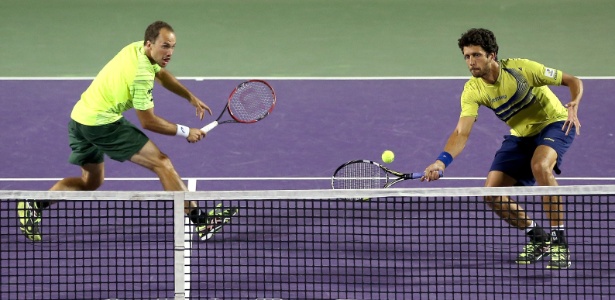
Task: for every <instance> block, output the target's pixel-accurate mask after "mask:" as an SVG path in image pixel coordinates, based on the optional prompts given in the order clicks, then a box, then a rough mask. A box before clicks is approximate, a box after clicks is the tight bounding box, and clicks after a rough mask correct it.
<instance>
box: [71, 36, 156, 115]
mask: <svg viewBox="0 0 615 300" xmlns="http://www.w3.org/2000/svg"><path fill="white" fill-rule="evenodd" d="M160 69H161V67H160V66H159V65H158V64H152V63H151V62H150V61H149V59H148V58H147V55H145V51H144V48H143V41H140V42H134V43H132V44H130V45H128V46H126V47H124V49H122V50H121V51H120V52H119V53H118V54H117V55H116V56H115V57H114V58H113V59H111V60H110V61H109V62H108V63H107V65H105V66H104V67H103V68H102V70H101V71H100V72H99V73H98V75H96V78H94V80H93V81H92V83H91V84H90V86H89V87H88V88H87V89H86V91H85V92H83V94H81V99H80V100H79V101H77V103H76V104H75V107H73V111H72V113H71V115H70V117H71V118H72V119H73V120H75V121H77V122H78V123H81V124H83V125H89V126H98V125H105V124H109V123H113V122H115V121H117V120H118V119H120V118H121V117H122V113H124V112H125V111H127V110H129V109H131V108H133V107H134V108H135V109H138V110H147V109H150V108H152V107H154V98H153V96H152V90H153V88H154V77H155V75H156V73H158V72H159V71H160Z"/></svg>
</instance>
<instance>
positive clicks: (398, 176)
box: [331, 159, 443, 189]
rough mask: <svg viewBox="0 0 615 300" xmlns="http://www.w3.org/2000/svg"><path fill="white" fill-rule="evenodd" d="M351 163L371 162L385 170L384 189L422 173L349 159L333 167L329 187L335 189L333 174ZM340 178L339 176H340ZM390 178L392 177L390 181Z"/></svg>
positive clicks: (420, 175) (415, 177)
mask: <svg viewBox="0 0 615 300" xmlns="http://www.w3.org/2000/svg"><path fill="white" fill-rule="evenodd" d="M351 164H372V165H375V166H378V167H379V168H380V169H381V170H383V171H384V172H385V175H386V177H385V182H386V183H385V185H384V186H382V188H384V189H386V188H389V187H391V186H393V185H394V184H396V183H398V182H400V181H404V180H409V179H410V180H411V179H419V178H421V177H423V175H424V173H402V172H398V171H394V170H391V169H389V168H387V167H385V166H383V165H381V164H379V163H377V162H375V161H372V160H367V159H357V160H351V161H349V162H346V163H344V164H342V165H341V166H339V167H337V169H335V172H333V176H332V177H331V187H332V188H333V189H335V180H336V177H335V175H336V174H337V173H338V172H339V171H340V170H341V169H343V168H344V167H346V166H348V165H351ZM439 173H440V176H442V175H443V174H442V171H439ZM390 175H393V176H395V177H391V176H390ZM340 179H341V178H340ZM391 179H394V180H392V181H391Z"/></svg>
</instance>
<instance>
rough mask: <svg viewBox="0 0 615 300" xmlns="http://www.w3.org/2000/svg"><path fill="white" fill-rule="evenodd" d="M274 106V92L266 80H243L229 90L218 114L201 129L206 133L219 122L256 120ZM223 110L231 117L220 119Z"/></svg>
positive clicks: (268, 112)
mask: <svg viewBox="0 0 615 300" xmlns="http://www.w3.org/2000/svg"><path fill="white" fill-rule="evenodd" d="M274 106H275V92H274V90H273V88H272V87H271V86H270V85H269V84H268V83H267V82H265V81H263V80H248V81H244V82H242V83H240V84H239V85H238V86H237V87H236V88H235V89H234V90H233V91H232V92H231V95H230V96H229V97H228V101H227V102H226V107H225V108H224V109H223V110H222V112H221V113H220V116H218V118H217V119H216V120H215V121H213V122H211V123H209V124H207V125H206V126H204V127H203V128H201V130H202V131H203V132H205V133H207V132H209V131H210V130H212V129H214V128H215V127H216V126H218V125H219V124H225V123H246V124H248V123H254V122H258V121H260V120H262V119H263V118H265V117H266V116H268V115H269V114H270V113H271V111H273V107H274ZM225 112H228V113H229V115H230V116H231V118H229V119H228V120H224V121H221V119H222V116H224V113H225Z"/></svg>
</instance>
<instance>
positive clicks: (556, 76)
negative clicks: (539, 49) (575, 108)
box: [461, 59, 568, 137]
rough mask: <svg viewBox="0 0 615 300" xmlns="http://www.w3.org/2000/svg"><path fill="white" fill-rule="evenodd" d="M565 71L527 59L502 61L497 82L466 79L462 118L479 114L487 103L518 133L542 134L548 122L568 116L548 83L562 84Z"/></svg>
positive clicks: (487, 105) (462, 96) (520, 134)
mask: <svg viewBox="0 0 615 300" xmlns="http://www.w3.org/2000/svg"><path fill="white" fill-rule="evenodd" d="M561 83H562V71H560V70H555V69H551V68H547V67H545V66H544V65H542V64H540V63H537V62H534V61H531V60H527V59H505V60H502V61H500V75H499V76H498V79H497V81H496V82H495V83H494V84H488V83H485V81H483V80H482V79H481V78H472V79H470V80H468V82H466V84H465V86H464V88H463V92H462V94H461V117H478V108H479V107H480V106H481V105H483V106H486V107H488V108H490V109H491V110H493V112H495V114H496V116H497V117H498V118H499V119H500V120H502V121H504V122H505V123H506V124H507V125H508V126H509V127H510V128H511V129H510V133H511V134H512V135H514V136H519V137H526V136H533V135H535V134H538V133H539V132H540V131H541V130H542V129H543V128H545V127H546V126H547V125H549V124H551V123H553V122H558V121H563V120H566V119H567V118H568V110H567V109H566V108H565V107H564V105H563V104H562V103H561V102H560V100H559V99H558V98H557V96H555V94H554V93H553V92H552V91H551V90H550V89H549V87H548V86H547V85H561Z"/></svg>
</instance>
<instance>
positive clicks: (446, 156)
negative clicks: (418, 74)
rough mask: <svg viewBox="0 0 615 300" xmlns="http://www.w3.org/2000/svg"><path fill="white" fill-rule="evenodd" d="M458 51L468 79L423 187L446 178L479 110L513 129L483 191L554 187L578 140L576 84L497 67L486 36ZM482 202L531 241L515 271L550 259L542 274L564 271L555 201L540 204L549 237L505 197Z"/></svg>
mask: <svg viewBox="0 0 615 300" xmlns="http://www.w3.org/2000/svg"><path fill="white" fill-rule="evenodd" d="M458 45H459V48H460V49H461V52H462V53H463V56H464V59H465V61H466V64H467V65H468V68H469V69H470V73H471V74H472V76H473V78H471V79H470V80H468V81H467V82H466V84H465V86H464V89H463V92H462V94H461V114H460V118H459V121H458V123H457V127H456V128H455V130H454V131H453V133H452V134H451V135H450V136H449V138H448V141H447V143H446V145H445V147H444V151H443V152H442V153H441V154H440V155H439V156H438V158H437V160H436V161H435V162H434V163H433V164H431V165H429V166H427V168H426V169H425V176H424V177H423V178H421V180H427V181H431V180H437V179H438V178H439V175H438V171H444V169H445V168H446V167H448V166H449V164H450V163H451V162H452V161H453V158H455V157H457V156H458V155H459V154H460V153H461V151H462V150H463V148H464V147H465V145H466V142H467V140H468V137H469V136H470V132H471V131H472V126H473V124H474V122H475V121H476V120H477V117H478V108H479V106H481V105H482V106H485V107H488V108H490V109H491V110H493V112H494V113H495V114H496V116H497V117H498V118H499V119H500V120H502V121H503V122H505V123H506V124H507V125H508V126H509V127H510V128H511V129H510V135H506V136H505V137H504V141H503V142H502V146H501V148H500V150H498V151H497V152H496V154H495V158H494V160H493V163H492V165H491V169H490V171H489V174H488V175H487V180H486V182H485V186H486V187H505V186H515V185H522V186H527V185H534V184H538V185H540V186H557V185H558V184H557V181H556V180H555V177H554V175H553V172H554V171H555V173H557V174H560V167H561V165H562V159H563V157H564V154H565V153H566V151H567V150H568V148H569V147H570V145H571V144H572V142H573V140H574V138H575V135H576V134H579V133H580V132H579V130H580V128H581V124H580V122H579V119H578V118H577V110H578V108H579V102H580V101H581V97H582V95H583V84H582V82H581V80H579V79H578V78H576V77H574V76H572V75H569V74H566V73H564V72H562V71H560V70H557V69H552V68H548V67H545V66H544V65H542V64H540V63H538V62H534V61H531V60H527V59H502V60H498V44H497V42H496V38H495V35H494V34H493V32H491V31H489V30H487V29H470V30H469V31H467V32H465V33H464V34H463V35H462V36H461V38H460V39H459V41H458ZM549 85H554V86H559V85H564V86H567V87H568V89H569V90H570V97H571V100H570V102H568V104H566V105H562V103H561V102H560V100H559V99H558V98H557V97H556V96H555V94H554V93H553V92H552V91H551V90H550V89H549V88H548V86H549ZM485 201H486V203H487V204H488V205H489V207H491V209H493V210H494V211H495V213H496V214H497V215H498V216H500V217H501V218H503V219H504V220H505V221H506V222H508V223H509V224H510V225H512V226H514V227H516V228H519V229H521V230H524V231H525V232H526V234H527V236H528V237H529V243H528V244H527V245H525V247H524V248H523V251H522V252H521V253H520V254H519V256H518V257H517V259H516V262H517V263H518V264H531V263H535V262H537V261H539V260H540V259H542V258H543V257H545V256H547V255H549V254H550V255H551V260H550V261H549V263H548V265H547V268H550V269H566V268H568V267H569V266H570V264H571V261H570V251H569V248H568V243H567V241H566V236H565V234H564V209H563V204H562V199H561V197H559V196H544V197H543V198H542V201H543V207H544V210H545V213H546V216H547V218H548V220H549V221H550V226H551V234H550V236H549V235H548V234H547V233H546V232H545V230H544V229H543V228H541V227H540V226H539V225H538V224H536V222H534V221H532V219H531V218H530V217H529V216H528V215H527V214H526V213H525V211H524V210H523V209H522V208H521V206H520V205H519V204H517V203H515V201H514V200H513V199H511V198H510V197H485Z"/></svg>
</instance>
